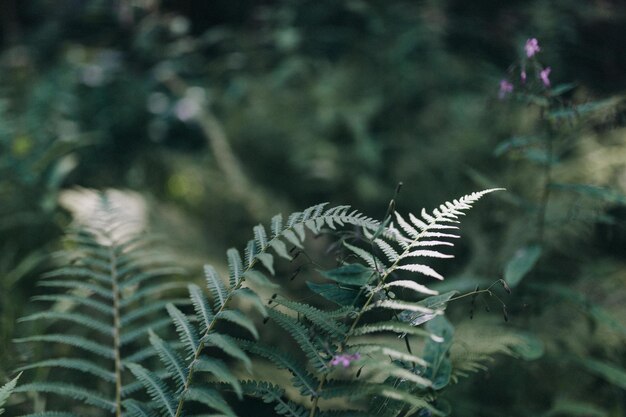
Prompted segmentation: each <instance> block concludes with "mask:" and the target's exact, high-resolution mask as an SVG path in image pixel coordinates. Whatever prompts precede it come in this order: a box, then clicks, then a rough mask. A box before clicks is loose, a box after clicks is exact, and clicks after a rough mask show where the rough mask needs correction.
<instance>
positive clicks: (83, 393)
mask: <svg viewBox="0 0 626 417" xmlns="http://www.w3.org/2000/svg"><path fill="white" fill-rule="evenodd" d="M14 392H46V393H51V394H56V395H60V396H63V397H68V398H73V399H75V400H81V401H83V402H85V403H86V404H89V405H93V406H95V407H98V408H101V409H103V410H106V411H109V412H114V411H115V403H114V402H113V401H110V400H108V399H106V398H104V397H102V396H101V395H100V394H99V393H97V392H94V391H90V390H87V389H84V388H82V387H77V386H75V385H71V384H64V383H60V382H48V383H44V382H35V383H32V384H25V385H20V386H18V387H16V388H15V390H14Z"/></svg>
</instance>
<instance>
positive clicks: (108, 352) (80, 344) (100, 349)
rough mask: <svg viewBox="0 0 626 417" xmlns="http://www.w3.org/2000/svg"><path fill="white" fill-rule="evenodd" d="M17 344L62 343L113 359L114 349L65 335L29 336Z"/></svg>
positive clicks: (17, 341) (16, 341)
mask: <svg viewBox="0 0 626 417" xmlns="http://www.w3.org/2000/svg"><path fill="white" fill-rule="evenodd" d="M14 342H15V343H27V342H55V343H62V344H65V345H69V346H74V347H77V348H79V349H83V350H86V351H88V352H91V353H95V354H96V355H99V356H102V357H104V358H107V359H113V357H114V354H113V348H111V347H109V346H105V345H103V344H101V343H97V342H94V341H91V340H89V339H86V338H84V337H81V336H72V335H64V334H46V335H37V336H28V337H23V338H20V339H14Z"/></svg>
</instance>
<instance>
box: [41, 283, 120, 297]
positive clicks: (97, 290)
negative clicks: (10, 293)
mask: <svg viewBox="0 0 626 417" xmlns="http://www.w3.org/2000/svg"><path fill="white" fill-rule="evenodd" d="M37 285H38V286H40V287H50V288H67V289H70V290H77V289H83V290H87V291H89V292H92V293H94V294H98V295H99V296H101V297H104V298H106V299H108V300H112V299H113V292H112V291H111V290H110V289H108V288H102V287H101V286H99V285H97V284H92V283H89V282H83V281H75V280H70V279H66V280H54V281H43V282H39V283H38V284H37Z"/></svg>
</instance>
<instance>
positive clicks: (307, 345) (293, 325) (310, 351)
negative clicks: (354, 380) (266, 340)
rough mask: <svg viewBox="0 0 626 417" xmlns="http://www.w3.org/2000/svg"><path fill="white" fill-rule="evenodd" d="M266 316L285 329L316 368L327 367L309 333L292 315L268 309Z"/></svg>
mask: <svg viewBox="0 0 626 417" xmlns="http://www.w3.org/2000/svg"><path fill="white" fill-rule="evenodd" d="M268 316H269V317H270V318H271V319H272V320H274V321H275V322H276V323H277V324H278V325H279V326H280V327H282V328H283V329H285V330H287V332H288V333H289V334H291V336H292V337H293V338H294V339H295V341H296V342H297V343H298V345H299V346H300V348H301V349H302V351H303V352H304V354H305V355H306V356H307V357H308V358H309V360H311V362H312V363H313V366H314V367H315V368H316V369H327V368H328V367H327V365H326V361H325V360H324V359H322V357H321V356H320V354H319V351H318V348H317V346H315V345H314V344H313V342H312V341H311V338H310V336H309V333H308V331H307V329H306V327H304V326H303V325H302V324H300V323H298V322H297V321H296V320H295V319H293V318H292V317H289V316H287V315H286V314H283V313H281V312H279V311H276V310H273V309H272V310H269V312H268Z"/></svg>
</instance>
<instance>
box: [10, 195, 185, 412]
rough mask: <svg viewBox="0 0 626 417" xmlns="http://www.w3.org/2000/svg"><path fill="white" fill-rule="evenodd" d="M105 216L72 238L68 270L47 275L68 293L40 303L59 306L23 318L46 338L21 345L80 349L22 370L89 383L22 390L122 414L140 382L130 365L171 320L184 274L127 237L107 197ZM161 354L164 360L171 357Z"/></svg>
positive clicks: (65, 257) (65, 254)
mask: <svg viewBox="0 0 626 417" xmlns="http://www.w3.org/2000/svg"><path fill="white" fill-rule="evenodd" d="M98 211H99V212H100V214H101V216H102V217H101V218H100V219H99V220H102V221H101V222H99V223H98V224H96V225H95V226H94V225H93V224H91V225H82V226H79V227H74V228H73V229H71V230H70V231H69V232H68V234H67V236H66V246H67V248H68V249H66V250H63V251H60V252H58V253H56V254H55V255H54V258H55V259H56V260H57V261H63V262H66V265H63V266H61V267H60V268H57V269H55V270H53V271H51V272H49V273H47V274H45V275H44V276H43V279H42V281H41V284H42V285H43V286H45V287H47V288H48V289H62V290H65V292H64V293H63V292H61V293H52V294H46V295H42V296H38V297H35V299H36V300H39V301H45V302H51V303H52V304H51V305H50V307H49V309H48V310H46V311H42V312H38V313H34V314H31V315H29V316H26V317H23V318H22V319H20V321H21V322H33V323H39V324H40V326H43V328H44V329H46V330H45V334H38V335H32V336H28V337H23V338H20V339H16V342H17V343H29V344H30V343H45V344H46V345H51V344H52V345H54V344H59V345H65V346H66V347H72V348H74V349H72V350H69V351H68V350H67V349H64V351H66V352H69V354H68V353H66V356H65V357H56V358H55V357H48V358H45V359H43V360H38V361H35V362H34V363H29V364H28V365H24V366H22V367H20V368H19V369H20V370H23V371H30V370H35V369H40V368H49V369H52V370H53V371H54V372H53V373H52V375H53V376H54V375H55V374H59V375H64V376H63V380H67V379H68V378H71V377H70V376H69V375H72V374H71V373H70V374H68V373H67V372H72V373H74V374H75V375H76V379H77V380H79V379H80V380H81V381H85V380H86V381H89V382H88V383H87V384H86V385H84V384H81V386H78V385H73V384H71V383H66V382H60V381H61V380H60V379H56V380H54V379H53V380H50V381H47V382H32V383H29V384H24V385H22V386H20V387H18V392H30V391H35V392H39V393H42V394H47V395H52V396H55V397H67V398H70V399H74V400H78V401H79V402H82V403H84V404H87V405H89V406H93V407H95V408H97V409H100V413H103V412H107V413H109V414H110V415H116V416H121V415H122V409H123V405H122V402H123V401H124V399H125V397H126V396H127V393H128V392H129V390H128V389H127V388H128V387H129V386H130V385H131V384H132V383H133V381H134V379H133V377H132V375H131V374H130V373H129V372H128V370H127V369H126V368H127V367H126V364H125V362H126V361H127V360H128V359H129V358H133V357H134V358H135V360H138V359H137V356H136V355H137V354H138V353H139V352H141V351H142V350H143V349H144V346H145V344H146V342H147V340H148V329H153V330H155V331H156V330H158V329H161V328H163V327H164V326H165V325H167V324H168V323H169V319H167V320H165V321H164V318H166V316H165V315H164V314H163V313H162V309H163V306H164V305H165V304H166V303H179V301H180V299H176V298H172V297H165V295H166V294H167V293H168V292H172V291H173V290H175V289H176V288H179V287H180V284H179V283H177V282H175V281H169V279H170V278H171V275H172V274H173V273H179V272H180V271H181V269H180V268H179V267H176V266H173V265H170V264H169V263H168V260H167V259H166V258H165V257H163V256H162V255H161V256H158V254H156V253H155V252H154V251H153V250H150V249H149V248H148V247H147V245H146V243H145V242H144V241H143V240H142V238H140V237H138V236H135V235H132V234H130V235H129V234H123V233H122V231H123V230H124V229H123V225H124V221H123V219H118V218H117V216H118V214H117V213H116V210H114V209H112V208H111V207H110V206H109V201H108V199H107V196H106V195H104V194H103V195H101V199H100V203H99V208H98ZM146 240H149V239H146ZM165 278H167V279H168V280H167V281H165V280H164V279H165ZM185 302H186V300H185ZM154 337H156V336H153V338H154ZM46 351H51V352H53V351H54V349H49V348H47V349H46ZM157 351H158V353H159V355H161V356H164V355H165V353H167V352H166V351H165V350H157ZM79 375H83V376H82V377H80V376H79ZM85 377H86V378H85ZM50 402H51V404H52V405H53V406H54V405H55V404H64V405H65V408H66V410H63V411H71V409H72V408H73V407H71V406H68V404H71V401H70V402H69V403H68V402H67V401H66V402H65V403H63V402H60V401H58V400H57V401H50ZM48 413H49V415H53V412H52V411H50V412H48ZM34 415H44V414H32V416H34Z"/></svg>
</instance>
